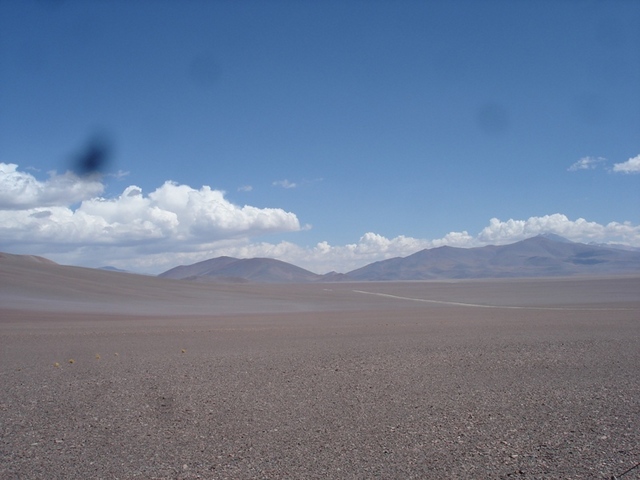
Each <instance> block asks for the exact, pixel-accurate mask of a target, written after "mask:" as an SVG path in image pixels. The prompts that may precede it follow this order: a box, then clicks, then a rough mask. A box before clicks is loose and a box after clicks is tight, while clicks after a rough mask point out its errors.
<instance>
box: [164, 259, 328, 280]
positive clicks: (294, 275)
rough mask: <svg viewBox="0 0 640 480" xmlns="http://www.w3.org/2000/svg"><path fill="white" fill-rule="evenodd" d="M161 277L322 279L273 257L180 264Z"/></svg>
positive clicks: (198, 278) (190, 278)
mask: <svg viewBox="0 0 640 480" xmlns="http://www.w3.org/2000/svg"><path fill="white" fill-rule="evenodd" d="M159 276H160V277H165V278H173V279H184V280H208V281H223V282H258V283H300V282H314V281H318V280H320V279H322V275H317V274H315V273H313V272H310V271H309V270H305V269H304V268H300V267H296V266H295V265H292V264H290V263H286V262H282V261H280V260H275V259H273V258H245V259H238V258H232V257H218V258H212V259H210V260H205V261H203V262H198V263H194V264H193V265H181V266H179V267H175V268H172V269H171V270H168V271H166V272H164V273H161V274H160V275H159Z"/></svg>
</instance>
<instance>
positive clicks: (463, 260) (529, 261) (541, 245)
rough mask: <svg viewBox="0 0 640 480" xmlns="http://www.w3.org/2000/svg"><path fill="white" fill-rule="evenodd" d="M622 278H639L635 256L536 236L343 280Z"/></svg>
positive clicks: (393, 263)
mask: <svg viewBox="0 0 640 480" xmlns="http://www.w3.org/2000/svg"><path fill="white" fill-rule="evenodd" d="M627 273H629V274H630V273H640V252H634V251H626V250H621V249H616V248H609V247H602V246H594V245H585V244H583V243H574V242H570V241H568V240H566V239H564V238H562V237H558V236H556V235H539V236H537V237H533V238H529V239H526V240H522V241H520V242H516V243H513V244H510V245H501V246H495V245H490V246H486V247H477V248H455V247H438V248H432V249H426V250H421V251H419V252H417V253H414V254H413V255H409V256H408V257H403V258H391V259H388V260H383V261H381V262H375V263H372V264H370V265H367V266H365V267H362V268H359V269H357V270H353V271H351V272H349V273H347V274H346V276H347V277H348V279H349V280H353V281H362V280H365V281H378V280H387V281H389V280H431V279H463V278H500V277H540V276H570V275H596V274H602V275H607V274H627Z"/></svg>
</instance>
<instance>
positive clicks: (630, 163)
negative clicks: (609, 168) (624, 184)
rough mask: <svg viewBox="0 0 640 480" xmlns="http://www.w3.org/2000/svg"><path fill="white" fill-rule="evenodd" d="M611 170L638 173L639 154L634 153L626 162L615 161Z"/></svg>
mask: <svg viewBox="0 0 640 480" xmlns="http://www.w3.org/2000/svg"><path fill="white" fill-rule="evenodd" d="M613 171H614V172H620V173H640V155H636V156H635V157H633V158H630V159H629V160H627V161H626V162H622V163H615V164H614V165H613Z"/></svg>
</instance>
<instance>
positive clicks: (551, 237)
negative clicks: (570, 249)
mask: <svg viewBox="0 0 640 480" xmlns="http://www.w3.org/2000/svg"><path fill="white" fill-rule="evenodd" d="M537 237H540V238H546V239H547V240H552V241H554V242H561V243H574V242H572V241H571V240H568V239H566V238H564V237H562V236H560V235H556V234H555V233H541V234H540V235H537ZM533 238H535V237H533Z"/></svg>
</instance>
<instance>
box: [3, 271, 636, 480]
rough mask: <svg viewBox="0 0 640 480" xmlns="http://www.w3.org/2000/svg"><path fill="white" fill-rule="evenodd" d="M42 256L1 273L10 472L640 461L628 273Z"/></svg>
mask: <svg viewBox="0 0 640 480" xmlns="http://www.w3.org/2000/svg"><path fill="white" fill-rule="evenodd" d="M9 264H10V262H9ZM42 268H44V270H42ZM65 269H66V270H65ZM69 269H70V270H69ZM35 271H36V270H29V269H28V268H27V269H25V268H24V265H18V266H15V265H14V266H13V267H12V266H11V265H8V264H6V265H5V266H4V267H3V270H2V271H1V272H0V316H1V321H0V382H1V385H2V389H1V390H0V478H3V479H4V478H7V479H12V478H16V479H17V478H20V479H40V478H66V479H76V478H77V479H89V478H105V479H112V478H120V479H130V478H140V479H192V478H205V479H253V478H255V479H274V478H292V479H293V478H358V479H366V478H385V479H386V478H398V479H409V478H416V479H424V478H435V479H440V478H441V479H450V478H468V479H477V478H501V479H509V478H517V479H559V478H565V479H568V478H571V479H585V478H603V479H604V478H611V477H612V476H613V475H619V474H621V473H622V472H624V471H625V470H627V469H628V468H630V467H632V466H633V465H635V464H636V463H637V462H640V375H639V374H638V371H640V277H611V278H573V279H527V280H482V281H461V282H407V283H358V284H356V283H335V284H305V285H255V284H253V285H252V284H244V285H223V284H200V283H189V282H185V281H174V280H164V279H157V278H152V277H140V276H135V275H127V274H118V273H108V272H100V274H98V273H94V272H91V271H86V270H84V269H73V268H72V267H60V266H55V265H44V266H43V265H38V270H37V271H38V272H39V273H38V274H36V273H33V272H35ZM29 272H31V273H29ZM43 272H44V273H43ZM622 478H623V479H624V480H629V479H633V478H640V468H639V469H636V470H633V471H631V472H629V473H628V474H627V475H625V476H624V477H622Z"/></svg>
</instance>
